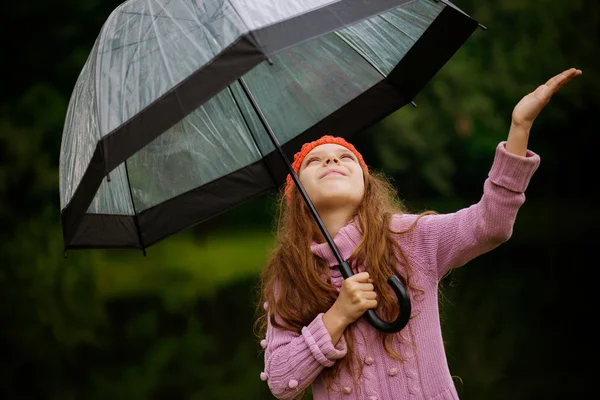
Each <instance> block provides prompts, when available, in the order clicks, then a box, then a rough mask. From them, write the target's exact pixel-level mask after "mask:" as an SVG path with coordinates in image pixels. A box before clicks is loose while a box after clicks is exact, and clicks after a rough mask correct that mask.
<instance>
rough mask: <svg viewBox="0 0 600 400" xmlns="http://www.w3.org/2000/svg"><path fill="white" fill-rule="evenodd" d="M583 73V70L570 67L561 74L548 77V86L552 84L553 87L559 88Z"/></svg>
mask: <svg viewBox="0 0 600 400" xmlns="http://www.w3.org/2000/svg"><path fill="white" fill-rule="evenodd" d="M581 74H582V72H581V70H579V69H576V68H571V69H568V70H566V71H563V72H561V73H560V74H558V75H556V76H553V77H552V78H550V79H548V81H547V82H546V86H550V87H551V88H553V89H555V90H558V89H559V88H560V87H562V86H563V85H564V84H565V83H567V82H569V81H571V80H572V79H573V78H575V77H577V76H579V75H581Z"/></svg>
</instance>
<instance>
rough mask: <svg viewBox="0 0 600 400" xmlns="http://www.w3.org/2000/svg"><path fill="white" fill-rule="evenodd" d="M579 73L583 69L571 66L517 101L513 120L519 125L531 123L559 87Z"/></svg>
mask: <svg viewBox="0 0 600 400" xmlns="http://www.w3.org/2000/svg"><path fill="white" fill-rule="evenodd" d="M579 75H581V70H579V69H576V68H571V69H568V70H566V71H563V72H562V73H560V74H558V75H556V76H554V77H552V78H550V79H549V80H548V82H546V83H545V84H543V85H541V86H538V87H537V89H535V90H534V91H533V92H531V93H529V94H528V95H526V96H525V97H523V98H522V99H521V101H519V103H517V105H516V106H515V108H514V110H513V113H512V120H513V122H514V123H516V124H519V125H531V124H532V123H533V121H534V120H535V118H536V117H537V116H538V115H539V113H540V112H541V111H542V109H543V108H544V107H545V106H546V104H548V102H549V101H550V99H551V98H552V96H554V94H555V93H556V92H557V91H558V89H560V88H561V87H563V86H564V85H565V84H566V83H567V82H569V81H571V80H572V79H574V78H575V77H578V76H579Z"/></svg>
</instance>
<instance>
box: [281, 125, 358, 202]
mask: <svg viewBox="0 0 600 400" xmlns="http://www.w3.org/2000/svg"><path fill="white" fill-rule="evenodd" d="M322 144H339V145H340V146H344V147H345V148H347V149H348V150H350V151H351V152H352V153H354V155H355V156H356V158H358V162H359V164H360V166H361V167H362V168H363V170H364V171H365V172H367V173H368V172H369V168H367V164H366V163H365V160H363V157H362V155H361V154H360V153H359V152H358V150H356V148H355V147H354V146H353V145H351V144H350V143H348V142H347V141H346V140H344V139H343V138H341V137H333V136H330V135H325V136H323V137H322V138H320V139H318V140H315V141H314V142H309V143H305V144H304V145H302V148H301V149H300V151H299V152H297V153H296V154H294V162H293V163H292V168H293V169H294V171H295V172H296V174H297V173H298V171H300V166H301V165H302V161H304V157H306V156H307V155H308V153H310V152H311V151H312V150H313V149H314V148H315V147H317V146H320V145H322ZM293 186H294V180H293V179H292V175H290V174H288V176H287V179H286V185H285V193H286V194H287V199H288V202H289V201H290V199H291V197H292V188H293Z"/></svg>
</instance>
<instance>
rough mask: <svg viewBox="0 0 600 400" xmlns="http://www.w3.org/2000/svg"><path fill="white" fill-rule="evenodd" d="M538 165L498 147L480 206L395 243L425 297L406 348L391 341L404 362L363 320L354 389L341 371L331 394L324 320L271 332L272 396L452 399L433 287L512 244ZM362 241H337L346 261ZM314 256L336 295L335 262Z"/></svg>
mask: <svg viewBox="0 0 600 400" xmlns="http://www.w3.org/2000/svg"><path fill="white" fill-rule="evenodd" d="M539 162H540V158H539V156H538V155H536V154H535V153H533V152H531V151H528V152H527V155H526V156H525V157H520V156H517V155H514V154H512V153H509V152H508V151H506V149H505V142H502V143H500V144H499V145H498V147H497V149H496V154H495V159H494V163H493V165H492V168H491V171H490V173H489V177H488V179H486V181H485V183H484V187H483V196H482V198H481V200H480V201H479V202H478V203H477V204H474V205H472V206H470V207H468V208H465V209H462V210H460V211H458V212H456V213H452V214H439V215H428V216H425V217H423V218H421V219H420V220H419V222H418V223H417V225H416V227H415V229H413V230H412V231H411V233H410V234H405V235H402V236H400V238H399V241H400V245H401V247H402V248H403V250H404V252H405V253H406V254H407V257H409V261H410V265H411V267H412V269H413V275H412V279H413V283H414V285H416V286H417V287H419V288H421V289H423V290H424V292H425V293H424V295H422V296H417V297H416V298H415V297H414V293H411V301H412V308H413V313H412V314H413V317H412V318H411V320H410V322H409V323H408V325H407V326H406V327H405V328H404V329H403V330H402V331H401V332H400V334H401V335H402V336H403V337H404V338H405V339H407V341H408V343H407V341H404V340H396V341H395V346H396V350H397V351H398V352H399V354H401V355H402V356H403V357H404V358H405V360H404V361H403V362H400V361H397V360H395V359H393V358H392V357H390V356H388V354H387V353H386V352H385V350H384V348H383V346H382V344H381V340H380V339H378V338H377V337H376V335H375V329H374V328H373V327H372V326H371V325H370V324H369V323H368V322H367V321H366V320H365V319H364V318H360V319H359V320H357V321H356V322H355V325H356V327H357V330H356V331H355V332H356V334H355V336H354V343H355V350H356V352H357V354H358V356H359V357H360V358H361V359H362V360H363V361H364V368H363V373H362V375H361V376H360V378H359V380H358V385H357V384H355V382H354V380H353V378H352V377H351V376H350V375H349V374H348V373H347V372H346V370H345V368H344V369H342V372H341V374H340V376H339V379H338V380H336V381H337V382H336V383H335V387H334V388H333V390H328V389H327V386H326V383H325V381H324V379H323V378H322V375H321V371H323V369H324V368H327V367H331V366H332V365H334V364H335V362H336V361H337V360H340V359H341V358H343V357H344V356H345V355H346V352H347V348H346V343H345V340H344V338H343V336H342V338H341V339H340V340H339V341H338V343H336V344H335V345H334V344H333V343H332V342H331V337H330V336H329V333H328V331H327V329H326V328H325V326H324V324H323V319H322V316H323V314H319V315H317V316H315V319H314V320H313V321H312V322H311V323H310V324H309V325H308V326H306V327H304V328H303V329H302V332H301V333H300V334H297V333H295V332H291V331H289V330H283V329H279V328H275V327H273V326H272V325H269V327H268V330H267V335H266V338H265V340H263V341H262V342H261V344H262V346H263V348H265V371H264V372H263V373H261V379H263V380H265V381H267V383H268V385H269V388H270V389H271V392H272V393H273V394H274V395H275V396H276V397H277V398H280V399H293V398H294V397H295V396H297V395H298V394H299V393H300V392H301V391H302V390H304V389H305V388H307V387H308V386H310V385H311V384H312V390H313V397H314V400H325V399H328V400H333V399H340V400H351V399H361V400H362V399H366V400H402V399H407V400H408V399H410V400H417V399H419V400H420V399H427V400H457V399H458V395H457V393H456V389H455V387H454V382H453V381H452V378H451V376H450V372H449V369H448V364H447V361H446V354H445V351H444V344H443V342H442V333H441V326H440V319H439V310H438V296H437V294H438V290H437V285H438V282H439V280H440V279H441V277H442V276H444V274H445V273H446V272H447V271H448V270H449V269H450V268H454V267H458V266H461V265H463V264H465V263H467V262H468V261H469V260H471V259H473V258H474V257H476V256H478V255H480V254H483V253H486V252H488V251H490V250H492V249H494V248H495V247H497V246H499V245H500V244H501V243H503V242H505V241H506V240H508V239H509V238H510V236H511V234H512V229H513V224H514V222H515V218H516V216H517V212H518V210H519V208H520V206H521V205H522V204H523V202H524V201H525V195H524V191H525V189H526V188H527V186H528V184H529V181H530V179H531V177H532V175H533V174H534V172H535V171H536V169H537V167H538V166H539ZM415 218H416V215H396V216H394V217H393V220H392V228H393V229H395V230H400V229H403V228H405V227H407V226H409V225H410V224H411V223H412V222H413V221H414V220H415ZM361 236H362V234H361V232H360V231H359V229H358V227H357V226H356V225H355V224H354V223H350V224H348V225H346V226H345V227H344V228H342V229H341V230H340V231H339V232H338V234H337V235H336V236H335V238H334V241H335V243H336V245H337V246H338V249H339V251H340V252H341V255H342V257H344V259H347V258H348V257H349V256H350V255H351V254H352V251H353V250H354V248H355V247H356V246H357V244H358V242H359V241H360V239H361ZM312 250H313V252H314V253H315V254H316V255H317V256H318V257H321V258H323V259H325V260H326V261H327V262H328V263H329V265H330V266H332V268H331V269H330V275H331V281H332V285H333V286H334V287H335V288H336V289H337V290H339V289H340V287H341V283H342V280H343V278H342V276H341V275H340V272H339V271H338V269H337V268H335V267H334V266H336V265H337V261H336V259H335V257H334V256H333V253H332V252H331V249H330V248H329V246H328V245H327V243H322V244H317V243H313V245H312ZM366 268H367V270H368V266H366ZM364 270H365V266H363V265H359V266H358V268H356V269H355V273H356V272H360V271H364ZM398 270H399V273H400V274H403V273H404V267H403V266H402V265H398ZM265 308H268V304H265ZM410 342H412V343H414V345H411V344H410Z"/></svg>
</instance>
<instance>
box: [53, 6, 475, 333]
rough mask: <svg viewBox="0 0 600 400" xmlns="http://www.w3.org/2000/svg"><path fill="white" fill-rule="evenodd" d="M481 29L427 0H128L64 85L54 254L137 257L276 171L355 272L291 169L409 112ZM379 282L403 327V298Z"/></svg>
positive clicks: (244, 195)
mask: <svg viewBox="0 0 600 400" xmlns="http://www.w3.org/2000/svg"><path fill="white" fill-rule="evenodd" d="M477 26H478V23H477V22H476V21H475V20H473V19H472V18H470V17H469V16H467V15H466V14H465V13H463V12H462V11H460V10H459V9H458V8H456V7H455V6H454V5H452V4H450V3H449V2H447V1H435V0H412V1H409V0H338V1H335V0H278V1H277V2H274V1H271V0H128V1H126V2H125V3H123V4H121V5H120V6H119V7H118V8H117V9H115V10H114V11H113V13H112V14H111V15H110V17H109V18H108V20H107V21H106V22H105V24H104V25H103V27H102V29H101V32H100V34H99V36H98V38H97V40H96V42H95V44H94V47H93V49H92V51H91V53H90V55H89V58H88V59H87V61H86V63H85V65H84V66H83V69H82V71H81V73H80V75H79V78H78V80H77V82H76V84H75V88H74V90H73V94H72V96H71V99H70V103H69V108H68V111H67V116H66V122H65V126H64V131H63V137H62V147H61V153H60V201H61V218H62V227H63V236H64V245H65V254H66V251H67V250H68V249H78V248H79V249H81V248H138V249H142V250H144V254H145V249H146V248H147V247H148V246H151V245H152V244H155V243H157V242H158V241H160V240H161V239H163V238H165V237H167V236H169V235H172V234H174V233H176V232H179V231H181V230H183V229H186V228H188V227H191V226H193V225H196V224H198V223H201V222H203V221H205V220H207V219H209V218H211V217H213V216H215V215H217V214H220V213H222V212H225V211H226V210H228V209H230V208H232V207H235V206H236V205H238V204H240V203H242V202H245V201H247V200H249V199H251V198H254V197H256V196H259V195H261V194H263V193H265V192H268V191H271V190H276V189H278V188H279V187H280V186H281V185H282V184H283V182H284V181H285V177H286V175H287V174H288V173H290V174H291V175H292V178H293V180H294V182H295V184H296V185H297V186H298V187H299V189H300V192H301V194H302V196H303V198H304V200H305V201H306V203H307V204H308V205H309V208H310V210H311V212H312V214H313V216H314V218H315V220H316V221H317V224H318V225H319V227H320V229H321V231H322V232H323V234H324V236H325V238H326V240H327V242H328V243H329V245H330V246H331V248H332V250H333V253H334V254H335V255H336V257H337V258H338V261H339V268H340V270H341V272H342V274H343V275H344V277H345V278H347V277H349V276H351V275H352V270H351V268H350V267H349V265H348V263H347V262H346V260H343V259H342V257H341V256H340V253H339V251H338V250H337V248H336V246H335V244H334V242H333V240H332V238H331V237H330V235H329V233H328V232H327V229H326V228H325V227H324V225H323V223H322V221H321V219H320V218H319V216H318V213H317V212H316V210H315V208H314V206H313V205H312V203H311V201H310V199H309V198H308V196H307V195H306V192H305V191H304V189H303V188H302V186H301V185H300V182H299V180H298V177H297V176H296V174H295V173H294V171H293V169H292V168H291V165H290V162H289V157H291V155H292V154H294V153H295V152H296V151H297V150H298V149H299V148H300V146H301V145H302V144H303V143H305V142H307V141H310V140H314V139H316V138H318V137H320V136H323V135H324V134H333V135H336V136H341V137H349V136H351V135H353V134H355V133H357V132H360V131H361V130H364V129H365V128H367V127H369V126H370V125H372V124H373V123H375V122H377V121H379V120H380V119H382V118H383V117H385V116H387V115H389V114H390V113H392V112H394V111H396V110H398V109H399V108H401V107H402V106H404V105H406V104H409V103H411V102H412V99H413V98H414V96H415V95H416V94H417V93H418V91H419V90H420V89H421V88H422V87H423V86H424V85H425V84H426V83H427V82H428V81H429V80H430V79H431V78H432V77H433V76H434V75H435V73H436V72H437V71H438V70H439V69H440V68H441V67H442V66H443V65H444V64H445V63H446V62H447V61H448V60H449V59H450V58H451V57H452V55H453V54H454V53H455V52H456V51H457V50H458V49H459V48H460V46H461V45H462V44H463V43H464V42H465V41H466V40H467V39H468V38H469V37H470V35H471V34H472V33H473V31H474V30H475V29H476V28H477ZM389 282H390V285H391V286H392V288H393V289H394V291H395V293H396V295H397V296H398V298H399V302H400V309H401V314H400V316H399V317H398V319H397V321H395V322H393V323H386V322H384V321H381V320H380V319H379V318H378V317H377V315H376V314H375V313H374V312H373V311H372V310H370V312H369V313H368V314H367V318H369V321H371V323H372V324H373V325H374V326H376V327H377V328H378V329H381V330H384V331H397V330H400V329H402V327H403V326H404V325H406V322H407V321H408V318H409V316H410V301H409V300H408V296H407V294H406V289H405V288H404V286H403V285H402V283H401V281H400V280H399V279H398V278H397V277H396V276H392V277H391V278H390V281H389Z"/></svg>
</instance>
